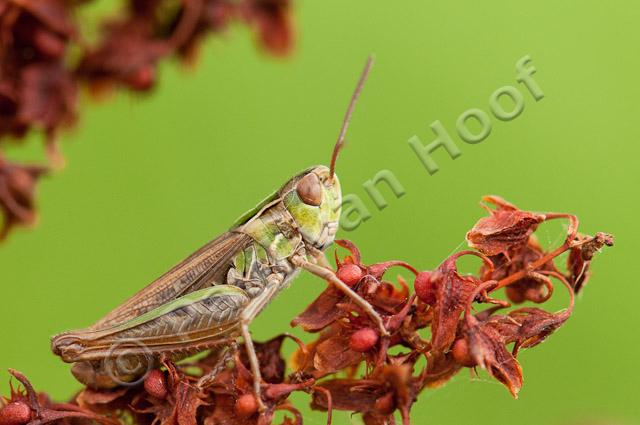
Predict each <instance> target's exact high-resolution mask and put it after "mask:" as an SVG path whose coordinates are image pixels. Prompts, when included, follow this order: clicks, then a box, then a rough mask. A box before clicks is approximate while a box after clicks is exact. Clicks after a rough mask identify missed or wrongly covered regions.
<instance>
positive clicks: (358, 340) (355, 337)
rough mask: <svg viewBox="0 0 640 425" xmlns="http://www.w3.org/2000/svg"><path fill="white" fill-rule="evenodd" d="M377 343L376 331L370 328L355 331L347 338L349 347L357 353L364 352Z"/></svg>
mask: <svg viewBox="0 0 640 425" xmlns="http://www.w3.org/2000/svg"><path fill="white" fill-rule="evenodd" d="M377 343H378V332H376V331H375V330H373V329H371V328H364V329H360V330H357V331H355V332H354V333H352V334H351V337H350V338H349V348H351V349H352V350H353V351H357V352H359V353H364V352H365V351H369V350H371V349H372V348H373V346H374V345H376V344H377Z"/></svg>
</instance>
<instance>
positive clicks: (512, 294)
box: [505, 286, 526, 304]
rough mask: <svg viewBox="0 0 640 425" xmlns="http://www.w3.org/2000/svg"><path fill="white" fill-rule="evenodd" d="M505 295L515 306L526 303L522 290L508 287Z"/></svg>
mask: <svg viewBox="0 0 640 425" xmlns="http://www.w3.org/2000/svg"><path fill="white" fill-rule="evenodd" d="M505 295H506V296H507V298H509V300H510V301H511V302H513V303H515V304H520V303H523V302H525V301H526V299H525V296H524V294H523V293H522V290H521V289H520V288H517V287H514V286H507V287H506V289H505Z"/></svg>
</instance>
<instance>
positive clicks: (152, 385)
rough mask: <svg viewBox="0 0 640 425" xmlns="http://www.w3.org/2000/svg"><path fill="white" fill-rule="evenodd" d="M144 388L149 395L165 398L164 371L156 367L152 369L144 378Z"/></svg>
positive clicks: (166, 392) (165, 381) (166, 391)
mask: <svg viewBox="0 0 640 425" xmlns="http://www.w3.org/2000/svg"><path fill="white" fill-rule="evenodd" d="M144 389H145V390H146V391H147V393H149V395H151V396H153V397H155V398H157V399H160V400H163V399H165V398H167V394H168V392H169V391H168V390H167V380H166V378H165V377H164V373H163V372H162V371H160V370H158V369H153V370H152V371H150V372H149V373H148V374H147V376H146V377H145V378H144Z"/></svg>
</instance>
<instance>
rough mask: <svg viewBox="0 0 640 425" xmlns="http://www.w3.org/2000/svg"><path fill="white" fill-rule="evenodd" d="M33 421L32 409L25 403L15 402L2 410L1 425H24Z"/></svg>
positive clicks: (0, 413) (0, 412)
mask: <svg viewBox="0 0 640 425" xmlns="http://www.w3.org/2000/svg"><path fill="white" fill-rule="evenodd" d="M30 420H31V408H30V407H29V405H27V403H25V402H24V401H13V402H11V403H9V404H7V405H6V406H4V407H3V408H2V409H1V410H0V425H24V424H26V423H27V422H29V421H30Z"/></svg>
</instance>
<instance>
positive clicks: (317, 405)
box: [311, 379, 385, 412]
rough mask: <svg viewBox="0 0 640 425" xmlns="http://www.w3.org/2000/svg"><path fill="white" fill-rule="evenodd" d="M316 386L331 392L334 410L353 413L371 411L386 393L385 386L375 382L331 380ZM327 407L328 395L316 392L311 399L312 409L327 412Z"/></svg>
mask: <svg viewBox="0 0 640 425" xmlns="http://www.w3.org/2000/svg"><path fill="white" fill-rule="evenodd" d="M316 386H317V387H321V388H324V389H326V390H328V391H329V393H330V394H331V402H332V407H333V408H334V409H337V410H349V411H352V412H368V411H371V410H372V409H373V407H374V405H375V401H376V399H378V398H379V397H380V396H382V395H383V394H384V393H385V388H384V385H383V384H382V383H381V382H379V381H375V380H361V379H330V380H327V381H323V382H321V383H320V384H317V385H316ZM327 407H328V405H327V396H326V394H325V393H324V392H322V391H315V392H314V393H313V397H312V399H311V408H312V409H314V410H327Z"/></svg>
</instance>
